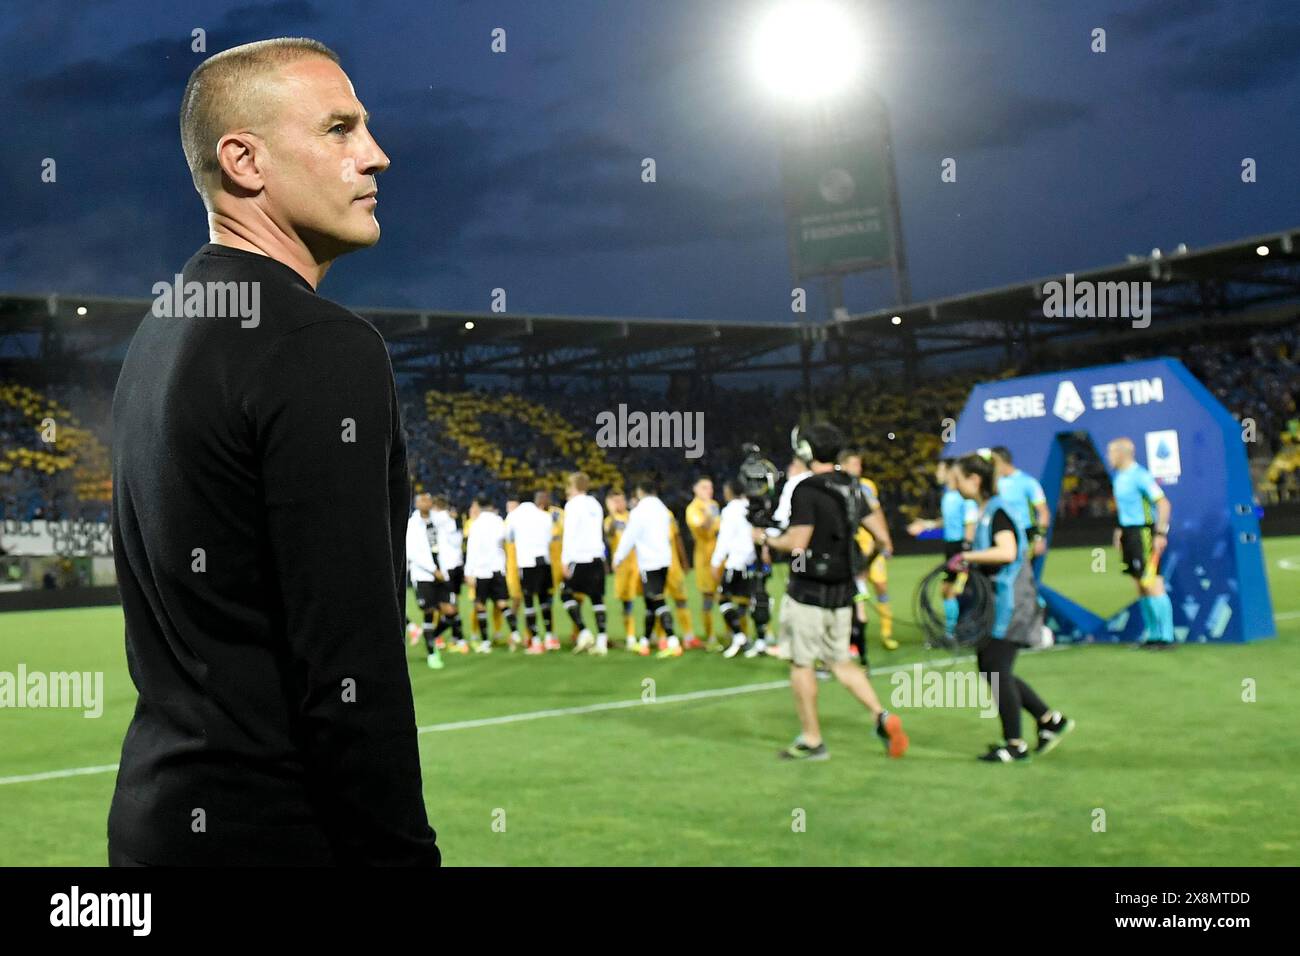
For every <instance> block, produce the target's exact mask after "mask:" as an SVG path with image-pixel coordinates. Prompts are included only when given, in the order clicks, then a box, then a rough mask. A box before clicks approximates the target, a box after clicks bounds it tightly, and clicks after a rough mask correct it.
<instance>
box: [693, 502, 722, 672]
mask: <svg viewBox="0 0 1300 956" xmlns="http://www.w3.org/2000/svg"><path fill="white" fill-rule="evenodd" d="M693 490H694V492H695V497H694V498H693V499H692V500H691V503H690V504H688V505H687V506H686V527H687V528H688V529H689V530H690V532H691V538H692V540H694V542H695V549H694V550H695V554H694V561H693V562H692V564H693V566H694V568H695V586H696V587H697V588H698V589H699V591H700V603H701V605H702V610H703V613H704V639H705V641H707V642H708V647H709V650H717V649H718V644H717V639H716V638H715V637H714V636H713V605H714V603H715V601H716V600H717V595H718V581H717V579H716V578H715V577H714V576H713V568H712V566H711V565H710V562H711V561H712V560H713V549H714V547H715V546H716V545H717V543H718V523H719V521H720V520H721V515H722V509H720V508H719V507H718V503H717V501H715V500H714V498H713V479H712V478H700V479H698V480H697V481H696V482H695V486H694V489H693Z"/></svg>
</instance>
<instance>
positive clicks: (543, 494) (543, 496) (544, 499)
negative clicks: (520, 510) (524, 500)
mask: <svg viewBox="0 0 1300 956" xmlns="http://www.w3.org/2000/svg"><path fill="white" fill-rule="evenodd" d="M533 503H534V504H535V505H537V507H539V508H541V509H542V510H543V511H545V510H546V509H547V508H549V507H550V506H551V493H550V492H549V491H539V492H538V493H537V496H536V498H534V499H533Z"/></svg>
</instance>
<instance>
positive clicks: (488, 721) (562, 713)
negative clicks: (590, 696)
mask: <svg viewBox="0 0 1300 956" xmlns="http://www.w3.org/2000/svg"><path fill="white" fill-rule="evenodd" d="M973 660H975V658H974V657H973V656H967V657H945V658H942V659H939V660H933V661H914V662H913V663H912V664H892V665H890V666H889V667H876V668H873V669H872V671H871V674H872V676H873V677H874V676H875V675H877V674H892V673H894V672H895V671H901V670H910V669H911V668H912V667H914V666H915V665H916V664H920V665H921V666H922V667H937V666H940V665H947V664H960V663H965V662H967V661H973ZM789 686H790V681H789V680H773V681H767V682H765V683H762V684H738V685H737V686H735V687H715V688H713V689H711V690H693V691H690V692H689V693H685V694H666V695H664V696H662V697H656V698H655V699H654V700H648V701H647V700H641V699H640V698H633V699H631V700H612V701H608V702H606V703H602V704H583V705H582V706H580V707H560V708H557V709H555V710H534V711H530V712H528V713H525V714H506V715H505V716H503V717H484V718H481V719H479V720H457V721H454V722H452V723H449V724H430V725H429V726H427V727H420V728H419V729H418V732H419V733H422V734H436V733H441V732H442V731H444V730H467V729H469V728H471V727H492V726H495V725H497V724H514V723H518V722H519V721H523V720H542V719H543V718H546V717H572V716H575V715H577V714H594V713H598V712H600V711H602V710H623V709H625V708H628V707H653V706H656V705H657V704H676V703H680V702H682V701H687V700H707V699H709V698H711V697H734V696H736V695H737V694H754V693H758V692H759V691H764V690H778V689H780V688H782V687H789ZM3 782H4V781H3V780H0V783H3Z"/></svg>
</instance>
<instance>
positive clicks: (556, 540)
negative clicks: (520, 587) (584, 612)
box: [545, 499, 581, 651]
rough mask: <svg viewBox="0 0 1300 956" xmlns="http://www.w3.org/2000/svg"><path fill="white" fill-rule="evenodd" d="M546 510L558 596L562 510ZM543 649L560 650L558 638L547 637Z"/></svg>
mask: <svg viewBox="0 0 1300 956" xmlns="http://www.w3.org/2000/svg"><path fill="white" fill-rule="evenodd" d="M553 500H554V499H553ZM546 510H547V511H549V512H550V513H551V585H552V586H553V587H554V588H555V591H554V593H555V594H559V593H560V592H561V591H563V590H564V560H563V557H562V554H563V551H564V509H563V508H561V507H559V506H558V505H554V504H552V505H550V506H548V507H547V509H546ZM551 600H552V601H554V600H555V599H554V598H552V599H551ZM574 626H575V627H580V626H581V625H580V624H579V623H578V622H577V621H574ZM545 648H546V650H548V651H558V650H559V649H560V640H559V638H558V637H556V636H555V635H554V634H551V635H548V636H547V639H546V645H545Z"/></svg>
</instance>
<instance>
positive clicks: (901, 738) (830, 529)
mask: <svg viewBox="0 0 1300 956" xmlns="http://www.w3.org/2000/svg"><path fill="white" fill-rule="evenodd" d="M791 443H792V444H793V445H794V451H795V454H796V456H798V457H799V458H800V459H802V460H804V461H807V462H808V463H809V472H810V475H809V477H808V478H806V479H803V480H801V481H800V482H799V484H798V487H796V488H795V489H794V492H793V493H792V495H791V499H790V525H789V528H787V529H786V530H785V531H784V532H782V533H780V534H778V535H776V536H775V537H773V536H772V535H771V533H770V529H769V531H767V532H763V531H759V530H755V531H754V541H755V543H764V542H765V543H766V544H767V545H768V546H769V547H770V548H772V549H773V550H776V551H787V552H790V555H791V558H790V583H789V585H788V587H787V589H786V595H785V600H784V602H783V603H782V605H781V624H780V634H781V647H782V650H783V651H785V652H786V656H788V659H789V661H790V686H791V688H792V689H793V690H794V698H795V708H796V710H797V712H798V715H799V723H800V725H801V726H802V733H800V734H799V736H798V737H796V738H795V740H794V743H792V744H791V745H790V746H789V747H787V748H786V749H785V750H783V751H781V754H780V756H781V757H782V758H783V759H786V760H825V759H826V758H827V757H828V756H829V753H828V752H827V750H826V744H825V742H824V741H823V740H822V736H821V725H820V723H819V720H818V716H817V676H816V673H815V672H814V670H813V668H814V667H815V665H816V663H817V661H818V660H819V659H820V660H821V661H823V662H824V663H825V664H826V665H827V666H828V667H829V668H830V670H831V673H832V674H834V676H835V679H836V680H838V681H839V682H840V683H841V684H843V685H844V686H845V687H846V688H847V689H848V691H849V693H851V694H852V695H853V696H854V697H856V698H857V699H858V700H859V701H860V702H861V703H862V705H863V706H864V707H866V708H867V710H869V711H871V713H872V716H873V717H875V720H876V734H877V736H879V737H880V738H881V740H883V741H884V742H885V746H886V749H887V751H888V753H889V755H890V756H891V757H901V756H902V755H903V754H904V753H905V752H906V751H907V735H906V734H904V733H903V725H902V721H901V720H900V719H899V718H898V715H897V714H891V713H889V712H888V711H886V710H885V709H884V708H882V707H881V706H880V700H879V698H877V696H876V692H875V689H874V688H873V687H872V686H871V681H870V679H869V678H868V677H867V675H866V673H865V672H864V671H862V670H861V669H860V668H859V667H858V666H857V665H856V664H854V663H853V661H852V660H850V656H849V630H850V622H851V619H852V615H853V595H854V594H855V593H856V588H855V586H854V583H853V579H854V575H855V574H856V573H857V571H858V570H859V569H860V565H861V563H862V554H861V551H860V549H859V548H858V546H857V543H856V542H855V541H854V534H855V533H856V531H857V528H858V526H859V525H861V526H863V527H865V528H866V529H867V530H868V531H869V532H871V534H872V536H873V537H874V538H876V540H877V541H880V540H888V532H887V531H886V530H885V529H884V528H883V522H884V518H883V517H882V516H881V515H880V514H879V513H874V512H872V511H871V509H870V507H869V504H868V502H867V499H866V496H865V494H864V493H863V491H862V487H861V485H859V484H858V483H857V482H856V481H854V480H853V479H852V478H850V477H849V476H848V475H847V474H845V473H844V472H843V471H841V470H840V469H839V468H838V467H837V466H836V465H835V460H836V458H837V457H838V455H839V453H840V450H841V448H843V447H844V436H843V435H842V434H841V432H840V430H839V429H838V428H836V427H835V426H834V425H831V424H828V423H818V424H815V425H813V426H812V427H810V428H808V429H807V430H806V431H800V430H799V429H796V430H795V432H794V433H793V434H792V435H791Z"/></svg>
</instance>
